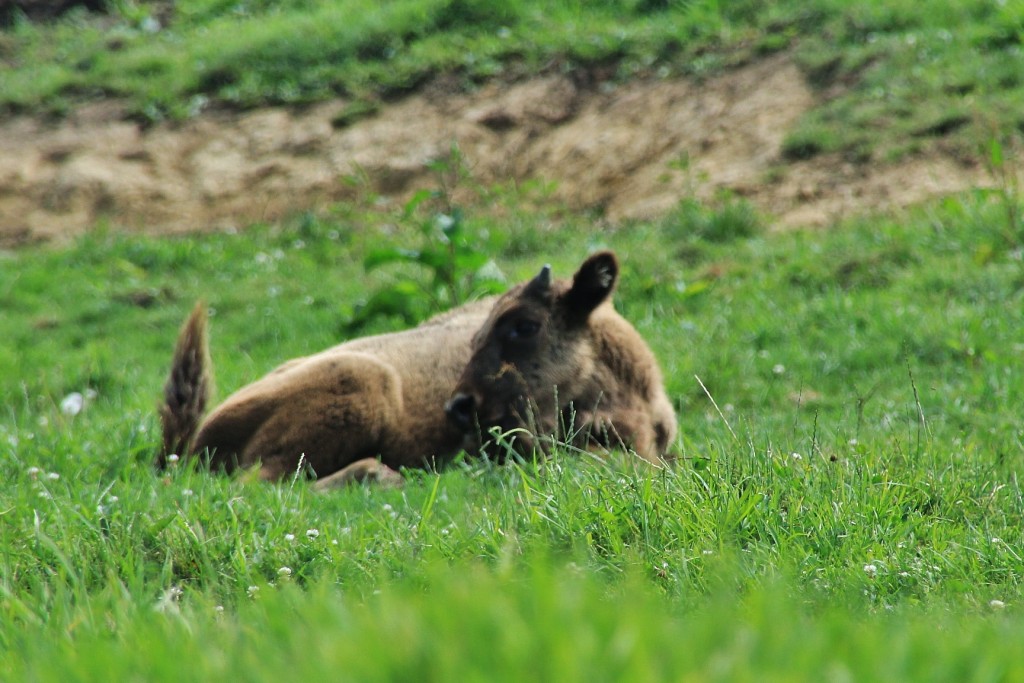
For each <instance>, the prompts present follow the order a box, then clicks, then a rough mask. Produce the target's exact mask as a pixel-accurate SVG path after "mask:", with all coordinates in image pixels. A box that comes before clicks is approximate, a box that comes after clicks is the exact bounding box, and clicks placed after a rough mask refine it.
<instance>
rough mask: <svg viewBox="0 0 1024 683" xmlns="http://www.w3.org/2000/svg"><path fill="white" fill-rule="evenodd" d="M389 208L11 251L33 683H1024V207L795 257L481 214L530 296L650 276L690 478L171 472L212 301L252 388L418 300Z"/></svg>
mask: <svg viewBox="0 0 1024 683" xmlns="http://www.w3.org/2000/svg"><path fill="white" fill-rule="evenodd" d="M491 199H493V197H492V198H491ZM490 203H492V204H493V203H494V202H493V201H492V202H490ZM373 205H374V203H373V202H369V203H368V205H367V206H373ZM367 206H354V205H343V206H339V207H338V209H337V211H336V212H335V213H334V214H332V215H327V216H323V217H319V218H318V217H312V216H306V217H301V218H299V219H296V220H295V221H292V222H289V223H286V224H282V225H278V226H264V227H262V228H260V227H257V228H256V229H254V230H252V231H250V232H247V233H245V234H238V235H207V236H199V237H189V238H180V239H173V240H170V239H168V240H157V239H150V238H129V237H125V236H119V235H117V234H106V235H104V234H97V235H93V236H90V237H86V238H83V239H82V240H80V241H78V242H77V243H75V244H73V245H71V246H68V247H64V248H36V249H28V250H24V251H19V252H17V253H14V254H6V255H4V256H3V259H4V261H3V264H2V265H3V267H2V268H0V307H2V308H3V310H4V312H5V314H4V316H3V317H2V318H0V336H2V337H3V338H4V339H5V340H7V341H6V342H5V344H4V345H3V346H2V347H0V396H3V397H4V403H3V412H2V414H0V476H2V481H3V484H2V485H0V517H2V523H0V659H2V664H0V670H3V671H8V672H11V674H10V675H11V676H12V679H11V680H68V679H71V680H74V679H76V678H77V679H81V680H90V679H95V678H98V677H99V676H101V675H104V676H108V674H107V673H106V672H109V676H114V677H115V678H126V677H129V676H132V675H145V676H147V677H148V678H152V679H157V680H159V679H170V678H174V679H175V680H179V679H181V678H183V677H184V678H195V679H203V678H208V677H211V676H213V675H217V674H219V675H224V674H225V673H229V672H231V673H238V674H239V675H241V676H242V677H243V678H246V679H253V680H263V679H267V680H269V679H272V678H273V679H279V678H280V677H281V676H282V675H287V676H290V675H292V674H294V673H295V672H302V673H308V674H310V675H325V674H326V673H327V672H339V671H344V672H346V673H348V672H351V674H352V677H358V678H367V679H371V678H382V679H383V678H396V677H410V676H412V675H416V676H417V677H418V678H420V677H423V678H434V679H436V680H451V679H453V678H458V679H472V678H476V679H484V678H486V679H488V680H493V679H494V678H501V677H506V678H508V679H510V680H513V679H514V680H519V679H522V678H523V677H524V676H525V675H528V674H529V675H533V676H536V677H540V678H547V679H557V680H564V679H566V678H586V679H588V680H589V679H606V680H621V679H623V678H626V677H628V678H630V679H638V680H643V679H646V680H664V679H665V678H680V677H684V676H686V675H688V674H692V675H694V676H695V677H697V678H702V679H703V678H707V679H721V680H737V679H741V680H742V679H748V680H750V679H755V678H756V679H757V680H762V679H764V678H772V677H774V678H779V679H787V678H791V677H803V678H823V677H826V676H828V677H844V676H846V675H849V676H852V677H854V678H856V679H858V680H860V679H889V680H891V679H894V678H895V679H902V678H920V679H928V680H1013V679H1017V678H1020V677H1021V676H1024V672H1022V671H1021V669H1020V665H1019V661H1018V658H1016V657H1015V655H1014V654H1013V653H1012V650H1013V648H1011V644H1012V643H1014V642H1016V639H1018V638H1019V637H1020V633H1021V630H1022V628H1024V621H1022V619H1021V616H1020V612H1019V605H1020V604H1021V599H1022V578H1024V558H1022V552H1024V550H1022V549H1024V537H1022V534H1024V531H1022V528H1021V525H1020V520H1021V518H1022V516H1024V497H1022V495H1021V490H1020V486H1019V482H1018V472H1019V471H1020V470H1021V467H1022V464H1024V446H1022V442H1024V438H1022V431H1021V427H1020V421H1019V406H1020V405H1021V403H1022V400H1021V399H1022V392H1024V387H1022V383H1021V381H1020V378H1019V376H1018V374H1017V373H1016V371H1015V369H1016V368H1017V367H1018V366H1019V365H1020V361H1021V356H1022V354H1024V348H1022V346H1021V340H1020V337H1019V331H1020V330H1021V329H1024V320H1021V317H1022V315H1024V313H1022V311H1024V306H1022V305H1021V304H1022V302H1021V298H1022V296H1024V295H1022V291H1024V272H1022V265H1021V256H1020V248H1019V246H1018V245H1017V244H1016V243H1015V241H1014V238H1013V234H1014V233H1013V232H1012V231H1008V230H1007V229H1005V228H1004V227H1002V225H1003V223H1004V222H1005V215H1006V214H1005V211H1004V208H1005V207H1002V206H999V205H997V204H992V203H990V202H988V201H986V199H985V197H984V196H965V197H962V198H958V199H951V200H948V201H946V202H943V203H939V204H935V205H932V206H929V207H925V208H922V209H920V210H917V211H915V212H913V213H910V214H907V215H903V216H898V217H895V218H884V217H879V218H876V219H873V220H870V221H869V220H865V221H863V222H860V223H852V224H849V225H847V226H844V227H843V228H841V229H837V230H836V231H833V232H830V233H798V234H790V235H774V236H770V237H769V236H767V235H765V234H764V233H763V231H762V229H761V228H760V226H759V223H758V221H757V219H756V217H752V216H751V215H749V213H746V212H744V211H743V210H742V207H740V206H739V205H734V204H730V205H726V206H724V207H719V208H717V209H708V208H706V207H699V206H694V205H692V204H684V205H682V206H681V207H680V209H679V210H678V211H677V212H675V213H673V214H672V215H670V216H668V217H667V218H666V219H665V220H664V221H662V222H659V223H655V224H637V225H632V226H628V227H627V228H623V229H621V230H618V231H609V232H604V233H594V232H593V228H592V226H590V225H580V226H574V225H573V224H572V223H571V222H570V223H569V224H567V225H565V226H564V227H561V228H554V227H543V226H545V217H544V216H543V215H535V216H526V215H523V214H514V215H511V216H505V217H504V218H503V219H502V224H503V225H515V226H516V228H515V229H514V230H513V231H511V232H504V231H498V230H495V222H494V219H492V218H490V217H489V216H487V215H477V216H473V215H472V211H471V212H470V214H471V216H470V218H469V219H468V223H467V229H469V230H473V231H476V232H478V233H480V234H481V237H480V239H481V240H483V242H482V243H483V244H484V247H485V248H486V249H488V250H489V251H490V252H491V253H493V254H494V255H495V257H496V261H497V263H498V264H499V265H500V267H501V269H502V270H503V271H504V272H505V274H506V276H507V277H508V278H510V279H512V280H518V279H520V278H524V277H528V276H530V275H532V274H533V273H534V272H535V270H536V268H537V267H538V265H539V264H540V263H543V262H545V261H551V262H552V263H553V267H554V270H555V272H556V274H560V275H567V274H569V273H571V272H572V269H573V268H574V267H575V265H577V263H578V262H579V261H580V260H581V259H582V258H583V256H584V254H585V253H586V251H587V250H588V249H590V248H595V247H598V246H609V247H612V248H615V249H616V250H617V251H618V252H619V254H620V256H621V257H622V259H623V277H622V282H621V286H620V294H619V295H618V304H619V307H620V309H621V310H623V311H624V312H625V314H626V315H627V317H629V318H630V319H631V320H633V321H634V322H635V323H636V325H637V327H638V328H639V329H640V331H641V332H642V333H643V334H644V336H645V337H646V338H647V339H648V340H649V341H650V342H651V344H652V346H653V347H654V348H655V350H656V352H657V354H658V356H659V358H660V359H661V361H662V365H663V367H664V369H665V373H666V381H667V384H668V387H669V390H670V394H671V395H672V396H673V397H674V398H675V400H676V401H677V404H678V408H679V416H680V425H681V437H680V440H679V444H678V453H677V454H678V456H679V461H678V463H677V464H676V465H675V466H674V467H672V468H670V469H668V470H665V471H636V470H634V469H633V468H632V467H631V466H630V465H629V464H628V460H621V459H616V458H613V459H612V460H611V461H610V462H600V461H596V460H594V459H592V458H590V457H587V456H581V455H580V454H576V453H571V452H568V451H563V452H560V453H558V454H556V457H555V458H554V459H553V460H552V461H550V462H548V463H545V464H543V465H540V466H536V465H533V464H523V465H519V466H509V467H492V466H490V465H487V464H486V463H474V462H465V463H461V464H459V465H457V466H455V467H453V468H451V469H450V470H448V471H445V472H442V473H427V474H422V475H418V476H412V477H411V480H410V482H409V483H408V485H407V486H406V487H405V488H404V489H403V490H401V491H380V490H368V489H362V488H356V489H353V490H350V491H344V492H337V493H336V494H334V495H330V496H322V497H319V496H313V495H312V494H311V493H310V492H309V490H308V489H307V487H306V484H305V483H304V482H303V481H301V480H300V481H294V482H287V483H285V484H282V485H279V486H268V485H260V484H253V483H249V482H247V481H246V480H245V479H244V478H236V479H229V478H222V477H213V476H209V475H207V474H205V473H202V472H195V471H192V470H191V469H189V468H187V467H183V466H179V467H177V468H175V469H173V470H172V471H170V472H168V473H166V474H165V475H159V476H158V475H156V474H154V473H153V472H152V471H151V470H150V468H149V460H150V457H151V454H152V452H153V449H154V448H155V446H156V443H157V440H158V439H157V437H156V434H155V427H156V423H155V419H154V414H153V413H154V410H153V407H154V402H155V397H156V395H157V393H158V391H159V387H160V385H161V383H162V379H163V373H164V372H165V370H166V364H167V362H168V359H169V355H170V348H171V345H172V343H173V338H174V335H175V332H176V329H177V326H178V325H179V324H180V321H181V320H182V319H183V318H184V316H185V315H186V313H187V311H188V309H189V308H190V307H191V304H192V302H193V301H194V299H196V298H199V297H205V298H206V299H207V301H208V302H209V304H210V305H211V307H212V308H213V309H214V310H215V315H214V316H213V318H212V321H213V322H212V326H213V329H212V332H213V356H214V362H215V364H216V366H217V370H218V380H219V385H220V386H221V387H222V388H223V390H224V392H225V393H227V392H230V391H231V390H233V389H235V388H236V387H238V386H240V385H241V384H243V383H244V382H246V381H248V380H250V379H251V378H253V377H254V376H256V375H258V374H260V373H263V372H265V371H267V370H269V369H270V368H271V367H273V366H274V365H275V364H276V363H278V362H280V361H281V360H282V359H284V358H286V357H290V356H294V355H298V354H301V353H307V352H310V351H314V350H318V349H321V348H323V347H325V346H327V345H328V344H332V343H335V342H336V341H337V340H338V339H339V338H340V336H341V334H340V330H341V329H342V328H343V327H344V320H345V317H346V314H347V311H350V310H351V307H352V306H353V305H354V304H355V303H356V302H358V301H359V300H360V299H365V298H366V297H367V296H368V295H369V294H370V292H371V291H373V290H374V289H375V288H376V287H377V286H379V284H380V283H382V282H386V281H387V280H388V279H389V277H391V276H392V273H390V272H388V271H379V272H376V273H374V274H373V276H372V277H367V276H366V275H365V274H364V273H363V271H362V267H361V264H360V261H361V258H362V256H363V255H364V254H366V253H368V251H369V250H370V249H371V248H373V247H377V246H380V245H381V244H382V243H387V242H389V241H391V242H394V243H396V244H398V245H405V246H408V244H409V240H411V239H413V237H412V235H411V233H410V232H409V231H408V230H407V229H406V227H403V223H402V220H403V219H402V217H401V211H400V210H396V211H394V212H389V211H388V210H386V209H384V210H381V209H379V208H374V209H370V208H367ZM396 225H397V226H398V228H397V230H398V232H397V233H395V226H396ZM485 232H486V235H484V234H483V233H485ZM566 245H570V246H571V248H567V246H566ZM651 245H657V246H658V248H657V249H652V248H651ZM406 274H414V272H413V271H409V272H408V273H406ZM393 324H394V323H393V321H388V320H385V319H380V320H377V321H376V322H374V323H373V324H372V325H371V328H370V330H369V331H376V330H383V329H388V328H389V327H391V326H392V325H393ZM695 376H699V378H700V381H698V380H697V378H696V377H695ZM76 394H77V395H80V397H81V409H80V410H77V402H78V400H79V399H78V398H77V397H76ZM211 644H216V646H211ZM143 672H144V673H143Z"/></svg>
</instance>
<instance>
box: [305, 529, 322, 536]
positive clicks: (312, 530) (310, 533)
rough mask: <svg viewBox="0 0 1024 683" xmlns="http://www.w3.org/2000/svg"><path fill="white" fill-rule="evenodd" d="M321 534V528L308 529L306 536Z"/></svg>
mask: <svg viewBox="0 0 1024 683" xmlns="http://www.w3.org/2000/svg"><path fill="white" fill-rule="evenodd" d="M319 536H320V530H319V529H306V538H317V537H319Z"/></svg>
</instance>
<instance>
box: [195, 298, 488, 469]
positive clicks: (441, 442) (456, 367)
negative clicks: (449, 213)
mask: <svg viewBox="0 0 1024 683" xmlns="http://www.w3.org/2000/svg"><path fill="white" fill-rule="evenodd" d="M491 304H492V301H491V300H481V301H476V302H472V303H469V304H466V305H464V306H461V307H459V308H456V309H453V310H452V311H449V312H447V313H443V314H441V315H439V316H436V317H434V318H432V319H430V320H428V321H426V322H425V323H423V324H422V325H420V326H418V327H415V328H412V329H409V330H404V331H401V332H394V333H389V334H381V335H375V336H371V337H364V338H359V339H353V340H350V341H347V342H344V343H342V344H339V345H337V346H334V347H331V348H329V349H327V350H325V351H321V352H319V353H316V354H313V355H310V356H305V357H302V358H296V359H293V360H291V361H288V362H286V363H284V364H282V365H281V366H279V367H278V368H276V369H275V370H273V371H271V372H270V373H268V374H267V375H266V376H264V377H263V378H261V379H259V380H257V381H255V382H253V383H252V384H249V385H247V386H245V387H243V388H241V389H239V390H238V391H237V392H235V393H234V394H232V395H231V396H229V397H228V398H227V400H225V401H224V403H222V404H221V405H220V406H218V407H217V408H216V409H215V410H214V411H213V412H211V413H210V415H209V416H208V417H207V418H206V420H204V421H203V423H202V425H201V426H200V428H199V432H198V435H197V437H196V440H195V444H194V446H193V451H194V452H200V451H202V450H204V449H206V450H209V451H211V452H212V453H213V454H214V455H213V459H212V463H213V464H214V465H216V466H222V467H224V468H226V469H232V468H233V467H234V466H236V465H241V466H250V465H254V464H257V463H260V464H261V471H262V474H263V476H264V477H266V478H277V477H280V476H283V475H285V474H287V473H289V472H291V471H294V470H295V469H296V468H297V467H298V466H299V465H300V458H302V460H303V462H304V463H305V464H306V465H308V466H311V467H312V468H313V469H314V470H315V471H316V472H317V474H318V476H324V475H326V474H329V473H331V472H334V471H336V470H339V469H341V468H343V467H345V466H346V465H348V464H350V463H352V462H354V461H356V460H360V459H362V458H366V457H376V456H380V458H381V461H382V462H383V463H384V464H386V465H388V466H389V467H393V468H398V467H403V466H416V465H422V464H424V463H425V462H428V461H430V460H431V459H432V458H434V457H435V456H436V457H438V458H445V457H447V456H450V455H451V454H453V453H454V452H455V451H457V450H458V447H459V445H460V444H461V435H460V434H459V433H457V430H454V429H453V428H452V427H451V426H450V425H449V424H448V422H447V420H446V418H445V414H444V403H445V400H446V399H447V398H448V396H449V395H450V394H451V392H452V389H453V387H454V386H455V382H456V380H457V378H458V375H459V373H460V372H461V370H462V367H463V366H464V365H465V364H466V361H467V359H468V358H469V354H470V342H471V340H472V337H473V335H474V333H475V332H476V330H477V329H478V328H479V327H480V325H481V324H482V322H483V320H484V319H485V318H486V316H487V312H488V311H489V310H490V306H491Z"/></svg>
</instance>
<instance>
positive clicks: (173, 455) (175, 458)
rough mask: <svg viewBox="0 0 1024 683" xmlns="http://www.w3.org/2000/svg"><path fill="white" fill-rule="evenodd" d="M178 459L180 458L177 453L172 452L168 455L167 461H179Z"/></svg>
mask: <svg viewBox="0 0 1024 683" xmlns="http://www.w3.org/2000/svg"><path fill="white" fill-rule="evenodd" d="M178 460H179V458H178V454H177V453H171V454H170V455H168V456H167V462H170V463H175V462H178Z"/></svg>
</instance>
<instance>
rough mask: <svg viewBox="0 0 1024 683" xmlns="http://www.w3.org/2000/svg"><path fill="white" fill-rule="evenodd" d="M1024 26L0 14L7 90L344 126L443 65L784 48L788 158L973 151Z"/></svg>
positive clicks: (604, 71)
mask: <svg viewBox="0 0 1024 683" xmlns="http://www.w3.org/2000/svg"><path fill="white" fill-rule="evenodd" d="M1022 36H1024V10H1022V9H1021V5H1020V3H1014V2H1003V3H993V2H988V1H986V0H957V1H955V2H946V3H943V4H942V6H941V7H933V6H931V5H929V4H925V3H919V2H912V1H911V0H899V1H897V2H893V1H892V0H886V1H885V2H867V3H865V2H859V3H851V2H848V1H847V0H814V1H813V2H803V1H801V2H797V1H795V0H787V1H785V2H775V3H751V2H727V3H720V2H705V1H699V2H679V3H676V2H662V1H657V0H654V1H647V0H640V1H638V2H591V3H579V2H575V1H560V2H537V1H535V0H504V1H502V2H486V3H485V2H478V1H476V0H456V1H454V2H453V1H451V0H393V1H391V2H387V3H377V2H367V1H365V0H314V1H310V0H288V1H287V2H273V3H269V2H224V1H222V0H179V1H178V2H176V3H174V8H173V11H171V12H168V11H166V7H165V6H164V5H163V3H146V2H138V3H135V2H118V3H112V5H111V11H110V13H109V14H108V15H105V16H93V15H88V14H85V13H72V14H71V15H70V16H68V17H66V18H64V19H62V20H60V21H57V22H55V23H52V24H42V25H37V24H32V23H29V22H27V21H15V22H14V23H13V26H11V27H9V28H8V29H6V30H4V31H3V32H0V64H2V65H3V68H2V69H0V110H6V111H9V112H18V111H21V112H54V113H66V112H68V111H70V110H71V109H73V108H74V107H75V106H76V105H77V104H79V103H81V102H83V101H89V100H92V99H96V98H102V97H118V98H122V99H124V100H125V101H126V102H127V103H128V105H129V109H130V111H131V112H132V114H133V115H134V116H136V117H138V118H139V119H141V120H144V121H149V122H154V121H159V120H162V119H164V118H168V117H170V118H174V119H180V118H184V117H188V116H194V115H197V114H198V113H199V112H201V111H202V110H203V109H204V108H206V107H208V106H211V105H213V106H230V107H243V108H247V107H256V106H264V105H267V104H304V103H308V102H315V101H320V100H323V99H326V98H330V97H335V96H339V95H340V96H347V97H351V98H353V106H352V108H351V109H350V111H348V112H346V113H345V114H343V115H342V116H341V117H340V118H339V120H338V121H337V125H339V126H343V125H347V124H348V123H349V122H351V121H352V120H354V119H356V118H358V117H360V116H365V115H367V114H372V112H373V111H374V110H375V108H376V107H377V106H378V105H379V101H380V98H390V97H395V96H400V95H402V94H404V93H407V92H409V91H411V90H414V89H415V88H417V87H418V86H420V85H422V84H424V83H425V82H427V81H429V80H431V79H433V78H435V77H437V76H445V77H446V78H447V80H446V82H450V83H453V84H455V87H461V88H472V87H474V86H475V84H477V83H479V82H481V81H483V80H486V79H489V78H494V77H501V78H506V79H515V78H519V77H521V76H523V75H530V74H535V73H538V72H544V71H548V72H550V71H559V72H574V73H577V74H580V76H581V77H580V79H579V80H580V82H581V83H587V82H590V81H591V80H595V79H596V80H602V79H608V78H610V79H612V80H613V81H614V80H621V79H629V78H635V77H659V78H660V77H669V76H673V75H686V76H691V77H697V78H703V77H706V76H709V75H713V74H715V73H718V72H720V71H721V70H723V69H726V68H729V67H731V66H735V65H737V64H742V63H745V62H748V61H750V60H752V59H757V58H758V57H760V56H763V55H766V54H771V53H775V52H778V51H781V50H786V51H788V52H789V53H790V54H791V55H792V56H793V58H794V59H795V61H796V62H797V63H798V64H799V65H800V67H801V68H802V69H803V72H804V74H805V76H806V78H807V80H808V82H809V83H810V84H811V85H812V86H813V87H814V88H816V89H817V91H818V92H819V93H820V94H821V95H822V98H821V105H820V106H819V107H817V108H815V109H814V110H812V111H811V112H809V113H808V114H807V116H806V117H805V118H804V119H803V120H802V121H801V122H800V123H799V124H798V125H797V126H796V127H795V128H794V130H792V131H790V134H789V136H788V138H787V140H786V144H785V154H786V155H787V156H788V157H789V158H791V159H803V158H808V157H813V156H815V155H818V154H826V153H833V152H838V153H842V154H843V155H844V156H846V157H848V158H850V159H853V160H857V161H861V162H863V161H867V160H875V161H884V160H886V159H892V158H897V157H900V156H904V155H907V154H913V153H915V152H917V151H919V150H921V149H924V148H926V147H927V146H928V145H929V143H930V141H931V140H933V139H934V138H942V139H944V140H946V146H947V148H950V149H951V150H952V151H954V152H956V154H957V155H958V156H960V157H967V158H973V159H978V158H979V152H978V149H979V146H980V145H982V144H987V143H988V142H989V141H991V140H993V139H995V140H998V141H1000V142H1001V143H1002V144H1006V142H1007V140H1008V137H1009V136H1011V135H1012V134H1013V133H1014V132H1015V131H1018V132H1019V131H1021V130H1024V118H1022V115H1021V111H1024V80H1022V77H1021V72H1020V69H1019V68H1018V64H1019V62H1020V56H1021V48H1022V44H1021V41H1022ZM584 73H591V75H590V76H586V77H584V76H583V74H584Z"/></svg>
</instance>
